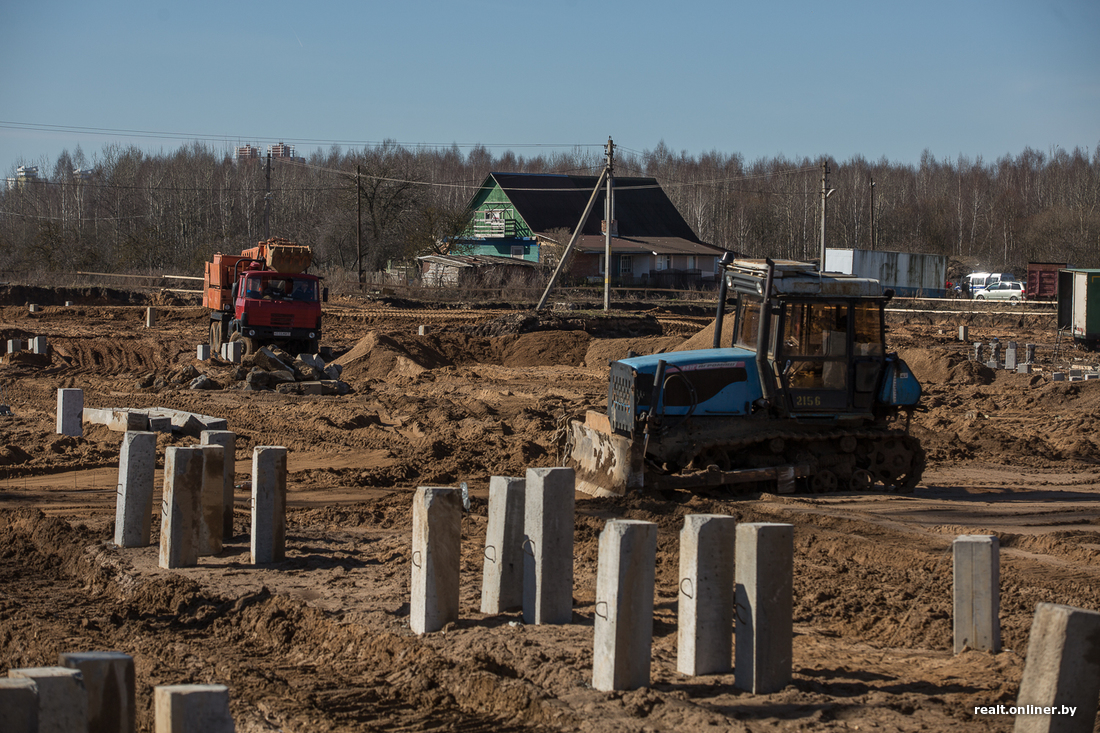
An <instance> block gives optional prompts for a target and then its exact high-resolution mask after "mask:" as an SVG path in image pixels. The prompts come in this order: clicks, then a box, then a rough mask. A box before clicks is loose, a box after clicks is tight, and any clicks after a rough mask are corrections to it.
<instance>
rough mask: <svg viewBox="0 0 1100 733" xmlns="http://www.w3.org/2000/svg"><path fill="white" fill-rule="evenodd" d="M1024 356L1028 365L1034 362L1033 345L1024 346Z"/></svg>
mask: <svg viewBox="0 0 1100 733" xmlns="http://www.w3.org/2000/svg"><path fill="white" fill-rule="evenodd" d="M1024 356H1025V361H1027V363H1028V364H1031V363H1033V362H1034V361H1035V344H1024Z"/></svg>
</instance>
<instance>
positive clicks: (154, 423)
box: [145, 415, 172, 433]
mask: <svg viewBox="0 0 1100 733" xmlns="http://www.w3.org/2000/svg"><path fill="white" fill-rule="evenodd" d="M145 421H146V422H147V423H148V424H149V429H150V430H152V431H153V432H154V433H170V432H172V418H170V417H168V416H167V415H149V416H148V417H146V418H145Z"/></svg>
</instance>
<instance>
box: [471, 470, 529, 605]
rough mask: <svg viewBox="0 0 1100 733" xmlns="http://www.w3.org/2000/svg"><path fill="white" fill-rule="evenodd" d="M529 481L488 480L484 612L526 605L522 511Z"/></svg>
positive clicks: (483, 585)
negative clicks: (524, 601)
mask: <svg viewBox="0 0 1100 733" xmlns="http://www.w3.org/2000/svg"><path fill="white" fill-rule="evenodd" d="M525 486H526V481H524V480H523V479H522V478H515V477H510V476H493V477H492V478H490V479H489V525H488V527H487V529H486V531H485V564H484V569H483V572H482V579H481V612H482V613H501V612H502V611H505V610H507V609H509V608H515V607H517V606H522V605H523V510H524V487H525Z"/></svg>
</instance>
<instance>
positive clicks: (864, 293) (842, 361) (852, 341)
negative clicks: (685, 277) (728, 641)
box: [735, 273, 886, 417]
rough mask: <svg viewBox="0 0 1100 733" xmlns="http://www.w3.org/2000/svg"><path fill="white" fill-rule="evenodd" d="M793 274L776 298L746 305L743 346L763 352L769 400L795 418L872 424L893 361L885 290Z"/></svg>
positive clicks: (749, 297)
mask: <svg viewBox="0 0 1100 733" xmlns="http://www.w3.org/2000/svg"><path fill="white" fill-rule="evenodd" d="M785 274H786V275H787V277H786V279H785V280H784V279H781V278H777V279H775V281H774V283H773V291H772V292H771V293H770V297H768V298H765V297H763V292H762V290H763V287H761V288H753V290H755V292H745V291H742V292H741V294H740V295H739V297H738V306H737V311H736V313H737V315H736V322H735V343H736V345H737V346H740V347H742V348H745V349H750V350H753V351H757V362H758V364H760V367H761V368H760V375H761V380H762V385H761V386H762V388H763V392H764V394H765V395H766V396H768V398H769V400H770V402H771V404H772V405H774V406H775V407H777V408H779V410H780V411H781V412H785V413H786V414H789V415H791V416H795V417H797V416H834V415H851V416H853V417H855V416H859V417H864V416H869V415H870V414H871V413H872V412H873V410H874V406H875V395H876V390H877V389H878V387H879V383H880V378H881V376H882V372H883V368H884V365H885V356H886V355H885V321H884V313H883V305H884V303H885V300H886V298H885V297H884V296H882V295H881V291H878V292H876V290H877V287H873V286H871V285H870V283H874V286H877V285H878V284H877V283H875V282H874V281H867V280H862V279H856V278H845V279H843V280H840V281H839V282H837V280H838V278H834V277H829V276H824V277H823V276H821V275H814V276H812V277H811V276H807V275H805V274H804V273H785ZM798 275H802V277H798ZM762 309H764V310H765V312H766V313H767V314H768V317H767V318H766V319H765V320H764V323H763V327H764V329H765V331H764V333H763V334H761V333H760V328H761V318H760V313H761V310H762Z"/></svg>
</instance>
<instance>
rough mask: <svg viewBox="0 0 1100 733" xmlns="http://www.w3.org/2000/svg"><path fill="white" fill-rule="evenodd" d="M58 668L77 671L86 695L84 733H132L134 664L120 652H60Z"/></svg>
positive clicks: (134, 708)
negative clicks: (80, 676)
mask: <svg viewBox="0 0 1100 733" xmlns="http://www.w3.org/2000/svg"><path fill="white" fill-rule="evenodd" d="M60 662H61V666H62V667H68V668H70V669H75V670H79V671H80V674H81V675H82V676H83V678H84V688H85V690H86V691H87V694H88V728H87V730H88V733H134V730H135V727H136V723H135V718H136V714H137V692H136V688H137V684H136V681H135V676H134V660H133V657H131V656H130V655H128V654H123V653H122V652H63V653H62V654H61V655H60Z"/></svg>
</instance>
